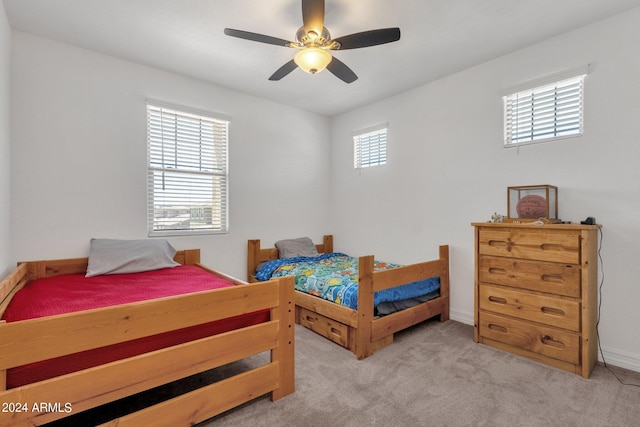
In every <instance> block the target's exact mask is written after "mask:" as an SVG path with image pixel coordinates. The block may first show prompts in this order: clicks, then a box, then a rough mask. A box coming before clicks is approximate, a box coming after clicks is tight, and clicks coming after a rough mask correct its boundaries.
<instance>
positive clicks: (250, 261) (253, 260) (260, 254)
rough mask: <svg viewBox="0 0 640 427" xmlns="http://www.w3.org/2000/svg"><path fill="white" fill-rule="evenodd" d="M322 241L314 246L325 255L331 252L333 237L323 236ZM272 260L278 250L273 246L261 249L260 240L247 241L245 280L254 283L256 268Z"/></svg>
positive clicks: (275, 257) (276, 255) (276, 257)
mask: <svg viewBox="0 0 640 427" xmlns="http://www.w3.org/2000/svg"><path fill="white" fill-rule="evenodd" d="M322 240H323V242H322V243H318V244H316V249H318V253H321V254H322V253H325V254H326V253H331V252H333V235H331V234H328V235H325V236H324V237H323V239H322ZM272 259H278V249H277V248H276V247H275V246H273V247H271V248H267V249H261V248H260V239H253V240H249V241H248V244H247V280H249V282H256V278H255V274H256V270H257V269H258V266H259V265H260V264H262V263H263V262H265V261H271V260H272Z"/></svg>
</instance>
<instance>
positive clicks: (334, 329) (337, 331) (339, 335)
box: [331, 328, 342, 337]
mask: <svg viewBox="0 0 640 427" xmlns="http://www.w3.org/2000/svg"><path fill="white" fill-rule="evenodd" d="M331 333H332V334H333V335H336V336H338V337H341V336H342V332H340V331H339V330H338V329H336V328H331Z"/></svg>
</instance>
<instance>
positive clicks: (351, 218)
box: [331, 9, 640, 371]
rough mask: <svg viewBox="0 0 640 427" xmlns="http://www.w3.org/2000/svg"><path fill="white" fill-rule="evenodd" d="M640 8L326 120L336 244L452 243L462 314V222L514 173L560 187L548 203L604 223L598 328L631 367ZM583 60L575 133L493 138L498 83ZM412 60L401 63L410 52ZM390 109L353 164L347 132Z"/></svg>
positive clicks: (498, 197) (486, 213)
mask: <svg viewBox="0 0 640 427" xmlns="http://www.w3.org/2000/svg"><path fill="white" fill-rule="evenodd" d="M639 25H640V9H636V10H634V11H631V12H626V13H625V14H624V15H619V16H616V17H614V18H612V19H609V20H606V21H602V22H599V23H596V24H594V25H590V26H588V27H584V28H582V29H579V30H577V31H573V32H571V33H568V34H566V35H564V36H561V37H558V38H556V39H553V40H549V41H547V42H544V43H540V44H537V45H535V46H532V47H530V48H528V49H523V50H520V51H517V52H514V53H513V54H510V55H507V56H504V57H502V58H499V59H496V60H494V61H491V62H488V63H485V64H482V65H479V66H477V67H474V68H472V69H469V70H466V71H464V72H461V73H458V74H455V75H452V76H449V77H447V78H444V79H441V80H439V81H436V82H433V83H431V84H427V85H425V86H422V87H419V88H417V89H415V90H411V91H408V92H406V93H402V94H399V95H397V96H394V97H392V98H389V99H386V100H384V101H381V102H378V103H376V104H373V105H370V106H367V107H364V108H361V109H357V110H355V111H352V112H349V113H346V114H343V115H341V116H339V117H336V118H334V119H333V122H332V154H331V158H332V169H333V171H332V191H331V193H332V201H331V203H332V205H333V206H336V207H339V208H336V209H333V210H332V215H333V216H332V225H333V230H334V233H335V244H336V249H337V250H344V251H346V252H349V253H359V254H363V253H375V254H376V255H377V257H378V258H380V259H385V260H387V261H398V262H413V261H416V260H419V259H421V258H422V259H425V258H432V257H436V256H437V245H438V244H442V243H448V244H449V245H450V246H451V257H452V261H451V269H452V270H451V272H452V277H451V279H452V289H451V316H452V318H454V319H457V320H460V321H463V322H466V323H470V324H472V323H473V230H472V227H471V226H470V223H471V222H476V221H486V220H488V219H489V218H490V216H491V214H492V213H493V212H496V211H497V212H498V213H503V214H506V189H507V187H508V186H511V185H527V184H553V185H556V186H558V187H559V210H560V212H559V215H560V217H561V218H562V219H563V220H569V221H573V222H579V221H580V220H582V219H584V218H585V217H587V216H594V217H596V219H597V221H598V222H599V223H601V224H602V225H603V233H604V239H603V242H602V258H603V260H604V269H603V271H604V284H603V287H602V315H601V323H600V338H601V343H602V348H603V350H604V352H605V358H606V360H607V361H608V362H610V363H612V364H615V365H619V366H624V367H628V368H631V369H635V370H637V371H640V329H639V328H638V326H637V325H640V310H638V302H639V301H640V286H638V277H640V263H639V262H638V261H637V256H638V254H639V253H640V251H639V242H640V215H639V213H640V166H639V165H640V163H639V161H638V159H639V158H640V144H638V135H639V134H640V102H638V99H640V78H638V76H640V56H638V51H639V49H640V32H638V31H637V28H638V26H639ZM586 63H591V64H592V72H591V73H590V75H589V76H588V78H587V80H586V89H585V121H586V124H585V134H584V136H583V137H580V138H575V139H567V140H564V141H561V142H557V143H545V144H536V145H530V146H525V147H521V148H520V149H504V148H503V146H502V123H503V122H502V100H501V97H500V91H501V89H502V88H506V87H509V86H512V85H514V84H518V83H521V82H526V81H529V80H532V79H535V78H537V77H541V76H544V75H547V74H550V73H554V72H559V71H562V70H565V69H569V68H572V67H575V66H578V65H583V64H586ZM407 66H410V64H407ZM383 122H388V124H389V151H388V165H387V166H384V167H380V168H371V169H370V170H363V171H355V170H354V169H353V166H352V155H353V154H352V139H351V136H352V132H353V131H355V130H358V129H361V128H365V127H367V126H370V125H373V124H376V123H383Z"/></svg>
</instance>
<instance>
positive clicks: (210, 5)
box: [4, 0, 640, 116]
mask: <svg viewBox="0 0 640 427" xmlns="http://www.w3.org/2000/svg"><path fill="white" fill-rule="evenodd" d="M300 3H301V2H300V0H269V1H265V0H233V1H231V0H4V5H5V9H6V11H7V15H8V18H9V23H10V25H11V27H12V28H13V29H15V30H19V31H24V32H28V33H32V34H35V35H39V36H43V37H47V38H51V39H54V40H59V41H62V42H65V43H69V44H72V45H75V46H79V47H82V48H86V49H91V50H94V51H97V52H102V53H106V54H108V55H113V56H116V57H120V58H123V59H127V60H131V61H135V62H138V63H142V64H147V65H150V66H153V67H156V68H160V69H164V70H168V71H171V72H175V73H179V74H184V75H187V76H191V77H195V78H197V79H201V80H204V81H207V82H211V83H213V84H216V85H220V86H225V87H228V88H231V89H235V90H238V91H241V92H245V93H248V94H251V95H255V96H258V97H262V98H267V99H271V100H274V101H277V102H280V103H284V104H288V105H292V106H295V107H299V108H302V109H306V110H309V111H314V112H317V113H321V114H324V115H328V116H334V115H337V114H340V113H343V112H345V111H348V110H350V109H353V108H356V107H358V106H361V105H365V104H368V103H371V102H373V101H376V100H379V99H383V98H385V97H387V96H390V95H392V94H395V93H399V92H402V91H405V90H408V89H411V88H414V87H417V86H420V85H422V84H425V83H427V82H430V81H433V80H435V79H438V78H440V77H443V76H446V75H449V74H452V73H455V72H457V71H460V70H463V69H465V68H469V67H471V66H473V65H475V64H479V63H482V62H485V61H487V60H490V59H492V58H495V57H498V56H501V55H504V54H506V53H509V52H512V51H514V50H517V49H520V48H522V47H525V46H528V45H531V44H534V43H536V42H538V41H541V40H545V39H549V38H552V37H554V36H556V35H558V34H562V33H564V32H567V31H570V30H572V29H574V28H577V27H580V26H583V25H585V24H588V23H591V22H594V21H597V20H600V19H603V18H606V17H608V16H611V15H614V14H618V13H621V12H623V11H625V10H628V9H631V8H634V7H638V6H640V0H395V1H389V0H357V1H355V0H327V1H326V6H325V14H326V17H325V27H327V28H328V30H329V31H330V32H331V36H332V37H333V38H336V37H339V36H344V35H347V34H352V33H356V32H360V31H366V30H372V29H377V28H386V27H400V29H401V32H402V36H401V39H400V41H398V42H395V43H390V44H385V45H381V46H374V47H368V48H363V49H353V50H347V51H342V52H340V51H338V52H334V54H335V56H336V57H337V58H339V59H340V60H341V61H342V62H344V63H346V64H347V65H348V66H349V67H350V68H351V69H353V71H355V73H356V74H357V75H358V77H359V79H358V80H356V81H355V82H354V83H351V84H346V83H344V82H342V81H341V80H339V79H338V78H336V77H335V76H333V75H332V74H330V73H329V72H328V71H324V72H322V73H319V74H316V75H310V74H306V73H304V72H303V71H302V70H295V71H293V72H292V73H291V74H289V75H288V76H286V77H285V78H283V79H282V80H280V81H278V82H272V81H269V80H268V78H269V76H270V75H271V74H272V73H273V72H274V71H275V70H277V69H278V68H279V67H280V66H281V65H283V64H284V63H285V62H287V61H289V60H290V59H292V58H293V54H294V53H295V51H294V50H293V49H289V48H284V47H279V46H274V45H269V44H264V43H256V42H251V41H247V40H242V39H238V38H233V37H228V36H225V35H224V34H223V30H224V28H225V27H229V28H234V29H239V30H245V31H250V32H256V33H261V34H266V35H269V36H273V37H278V38H282V39H287V40H295V33H296V31H297V29H298V28H299V27H300V26H301V24H302V16H301V5H300Z"/></svg>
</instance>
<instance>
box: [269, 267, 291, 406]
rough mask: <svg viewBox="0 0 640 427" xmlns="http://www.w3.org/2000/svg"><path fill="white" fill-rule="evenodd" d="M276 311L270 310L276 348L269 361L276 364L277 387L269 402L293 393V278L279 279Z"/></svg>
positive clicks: (272, 351)
mask: <svg viewBox="0 0 640 427" xmlns="http://www.w3.org/2000/svg"><path fill="white" fill-rule="evenodd" d="M279 281H280V283H279V293H280V295H279V298H278V300H279V301H280V304H279V306H278V307H277V309H273V310H271V318H272V320H278V321H279V323H280V326H279V328H278V331H279V332H278V335H279V336H278V342H279V343H280V344H279V346H278V347H276V348H274V349H273V350H271V361H272V362H278V376H279V386H278V388H277V389H275V390H273V391H272V392H271V400H278V399H280V398H281V397H284V396H286V395H288V394H291V393H293V392H294V391H295V344H294V342H295V322H294V320H295V311H296V310H295V307H296V302H295V298H296V296H295V291H294V279H293V276H287V277H282V278H280V279H279Z"/></svg>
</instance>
